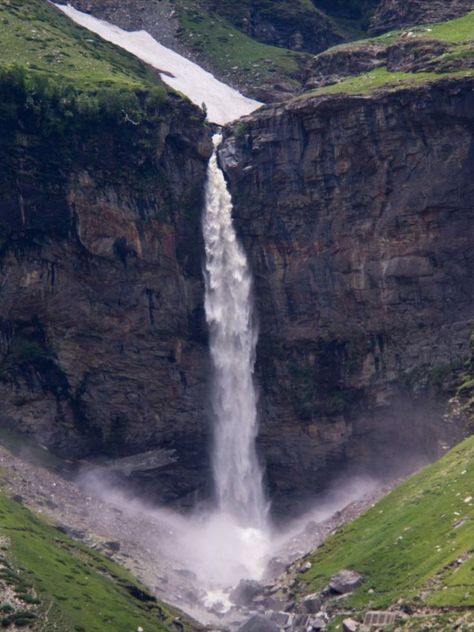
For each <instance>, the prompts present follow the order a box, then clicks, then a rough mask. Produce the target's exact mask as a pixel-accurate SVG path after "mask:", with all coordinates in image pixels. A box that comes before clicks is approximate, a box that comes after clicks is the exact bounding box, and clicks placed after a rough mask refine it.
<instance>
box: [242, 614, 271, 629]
mask: <svg viewBox="0 0 474 632" xmlns="http://www.w3.org/2000/svg"><path fill="white" fill-rule="evenodd" d="M238 632H280V627H279V626H278V625H277V624H276V623H274V622H273V621H270V619H268V618H267V617H262V616H261V615H259V614H256V615H254V616H253V617H251V618H250V619H249V620H248V621H246V622H245V623H244V625H242V626H241V627H240V628H239V630H238Z"/></svg>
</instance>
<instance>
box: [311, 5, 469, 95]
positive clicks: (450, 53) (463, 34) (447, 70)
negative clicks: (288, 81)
mask: <svg viewBox="0 0 474 632" xmlns="http://www.w3.org/2000/svg"><path fill="white" fill-rule="evenodd" d="M436 41H438V42H440V43H443V44H445V45H447V46H448V48H447V50H446V51H445V52H444V53H442V54H440V55H438V56H437V57H436V56H434V57H433V58H432V59H431V60H429V64H428V66H429V70H427V71H426V72H425V71H413V72H395V71H394V72H392V71H390V70H388V69H387V67H385V66H381V67H378V68H375V69H374V70H371V71H370V72H366V73H361V74H359V75H356V76H354V75H348V76H346V78H344V77H343V78H341V79H340V80H339V81H337V83H333V84H331V85H327V86H323V87H321V88H317V89H315V90H311V91H310V92H307V93H305V94H304V95H303V97H307V96H315V95H323V94H338V93H344V94H353V95H356V94H361V95H363V94H369V93H371V92H373V91H375V90H378V89H381V88H383V89H389V90H398V89H400V88H401V89H403V88H410V87H413V86H417V85H421V84H424V83H427V82H430V81H437V80H438V79H442V78H446V77H454V78H455V77H472V76H474V71H473V69H472V67H471V63H470V62H471V60H472V57H473V54H474V11H473V12H471V13H468V14H467V15H465V16H463V17H461V18H457V19H455V20H450V21H448V22H444V23H441V24H433V25H425V26H417V27H413V28H411V29H410V30H409V31H406V30H405V31H391V32H390V33H387V34H385V35H382V36H380V37H376V38H371V39H367V40H361V41H359V42H355V43H351V44H342V45H339V46H334V47H333V48H331V49H329V50H327V51H324V52H323V53H321V55H320V57H321V59H323V58H324V59H326V58H328V57H330V56H331V55H334V54H341V53H342V54H343V53H347V54H348V55H351V54H354V53H356V52H357V51H363V50H364V49H366V48H367V47H368V46H369V45H377V46H379V47H388V46H392V45H395V44H402V43H407V42H410V43H414V44H416V43H419V44H420V54H422V53H423V45H425V44H426V43H427V42H436ZM411 54H412V55H413V56H414V57H415V58H416V55H417V51H416V50H413V51H412V53H411ZM316 59H317V58H316ZM349 67H350V66H349Z"/></svg>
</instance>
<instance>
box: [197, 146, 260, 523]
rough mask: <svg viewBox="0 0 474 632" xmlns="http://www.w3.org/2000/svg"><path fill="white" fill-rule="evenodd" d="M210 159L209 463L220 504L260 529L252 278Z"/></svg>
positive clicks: (206, 218)
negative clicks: (211, 442) (211, 432)
mask: <svg viewBox="0 0 474 632" xmlns="http://www.w3.org/2000/svg"><path fill="white" fill-rule="evenodd" d="M213 140H214V153H213V155H212V158H211V160H210V162H209V167H208V173H207V184H206V206H205V213H204V218H203V233H204V242H205V248H206V266H205V285H206V296H205V309H206V319H207V323H208V325H209V334H210V350H211V358H212V364H213V373H214V374H213V380H212V405H213V411H214V417H215V419H214V423H215V431H214V446H213V470H214V482H215V487H216V493H217V502H218V509H219V511H221V512H223V513H226V514H229V515H232V516H234V518H235V519H236V520H237V522H238V524H239V525H241V526H244V527H252V528H257V529H263V528H264V527H265V525H266V519H267V512H268V504H267V502H266V500H265V497H264V493H263V487H262V471H261V468H260V465H259V463H258V459H257V454H256V451H255V439H256V436H257V398H256V393H255V387H254V383H253V369H254V363H255V346H256V343H257V327H256V324H255V318H254V315H253V300H252V279H251V275H250V270H249V266H248V263H247V259H246V256H245V253H244V251H243V249H242V247H241V245H240V244H239V242H238V239H237V236H236V233H235V229H234V226H233V224H232V200H231V196H230V193H229V191H228V190H227V186H226V182H225V179H224V175H223V173H222V171H221V170H220V169H219V166H218V164H217V147H218V145H219V143H220V141H221V136H220V135H218V134H216V135H215V136H214V139H213Z"/></svg>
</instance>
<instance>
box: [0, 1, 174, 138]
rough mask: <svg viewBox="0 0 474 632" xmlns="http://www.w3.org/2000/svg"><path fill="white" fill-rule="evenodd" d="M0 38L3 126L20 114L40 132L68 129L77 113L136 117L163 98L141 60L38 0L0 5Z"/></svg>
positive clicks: (154, 110)
mask: <svg viewBox="0 0 474 632" xmlns="http://www.w3.org/2000/svg"><path fill="white" fill-rule="evenodd" d="M0 45H1V47H2V51H3V55H2V60H1V61H0V124H1V125H2V127H3V126H4V127H5V128H6V129H9V128H11V127H12V124H13V123H16V121H18V120H20V119H23V121H22V122H23V124H24V125H26V127H29V126H30V125H33V126H34V127H35V128H37V131H39V132H40V133H43V134H44V135H45V136H51V134H53V133H59V134H62V135H64V134H66V133H70V132H71V131H72V130H73V129H74V128H80V127H81V126H82V125H83V124H84V121H87V124H90V122H92V121H94V120H99V119H100V120H102V121H103V120H104V119H105V120H115V121H119V122H120V121H122V122H124V121H129V120H133V121H134V122H135V123H140V122H141V121H144V120H149V119H150V118H156V117H157V115H158V112H159V110H160V108H163V107H164V104H165V103H166V102H167V98H168V91H167V89H166V88H165V87H164V85H163V84H162V83H161V82H160V80H159V79H158V78H157V76H156V75H155V73H154V72H153V71H152V70H151V69H149V68H148V67H147V66H146V65H145V64H142V63H141V62H140V61H139V60H137V59H136V58H135V57H133V56H132V55H129V54H128V53H126V52H125V51H122V50H120V49H119V48H116V47H115V46H112V45H111V44H108V43H107V42H105V41H103V40H102V39H100V38H99V37H97V36H95V35H93V34H92V33H89V32H88V31H87V30H85V29H83V28H81V27H79V26H77V25H75V24H74V23H72V22H71V20H69V19H68V18H67V17H66V16H64V15H62V14H61V13H60V12H59V11H58V10H56V9H55V8H54V7H51V6H50V5H48V3H47V2H43V1H42V0H30V1H29V2H27V3H25V2H23V0H5V2H3V3H2V4H1V5H0ZM150 115H151V116H150ZM6 137H8V135H6Z"/></svg>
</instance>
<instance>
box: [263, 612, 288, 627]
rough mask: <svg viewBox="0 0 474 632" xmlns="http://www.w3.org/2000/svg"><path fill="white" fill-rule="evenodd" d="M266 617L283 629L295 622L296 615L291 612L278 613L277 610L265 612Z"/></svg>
mask: <svg viewBox="0 0 474 632" xmlns="http://www.w3.org/2000/svg"><path fill="white" fill-rule="evenodd" d="M265 616H266V617H267V619H270V621H273V623H276V624H277V625H279V626H281V627H282V628H284V627H286V626H288V625H290V624H291V623H292V622H293V618H294V615H293V614H291V613H290V612H277V611H275V610H267V611H265Z"/></svg>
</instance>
